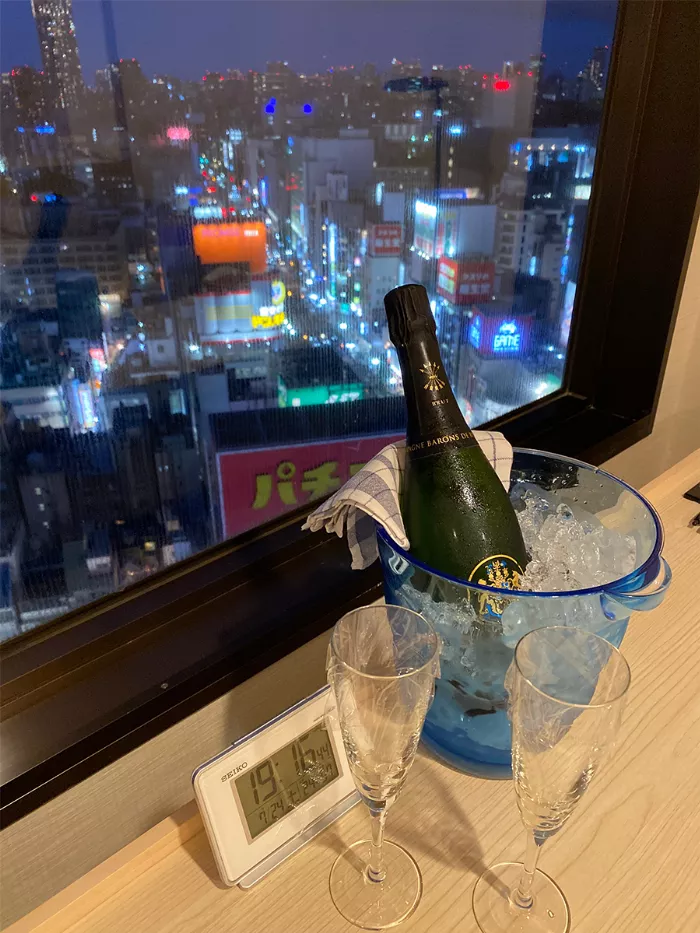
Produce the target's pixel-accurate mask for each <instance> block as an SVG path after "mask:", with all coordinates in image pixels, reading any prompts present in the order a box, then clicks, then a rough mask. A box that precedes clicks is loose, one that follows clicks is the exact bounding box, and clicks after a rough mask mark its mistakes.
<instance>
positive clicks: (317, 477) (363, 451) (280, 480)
mask: <svg viewBox="0 0 700 933" xmlns="http://www.w3.org/2000/svg"><path fill="white" fill-rule="evenodd" d="M402 436H403V435H399V434H391V435H387V434H381V435H373V436H371V437H361V438H351V439H349V440H334V441H321V442H319V443H310V444H299V445H294V446H291V447H265V448H261V449H258V450H241V451H230V452H223V453H219V454H217V467H218V472H219V492H220V499H221V517H222V522H223V530H224V535H225V536H226V537H227V538H230V537H234V536H235V535H239V534H242V532H244V531H247V530H248V529H249V528H254V527H255V526H256V525H262V524H263V522H268V521H270V519H273V518H277V517H278V516H280V515H283V514H284V513H285V512H291V511H292V510H293V509H297V508H299V507H300V506H302V505H305V504H306V503H307V502H310V501H311V500H312V499H323V498H325V497H326V496H329V495H331V493H333V492H335V491H336V490H337V489H340V487H341V486H342V485H343V484H344V483H345V482H346V480H348V479H349V478H350V477H351V476H354V475H355V473H357V472H358V470H360V469H361V468H362V466H364V464H365V463H367V461H368V460H371V459H372V457H373V456H374V455H375V454H376V453H378V452H379V451H380V450H381V449H382V447H386V445H387V444H391V443H392V442H393V441H397V440H399V439H400V438H401V437H402Z"/></svg>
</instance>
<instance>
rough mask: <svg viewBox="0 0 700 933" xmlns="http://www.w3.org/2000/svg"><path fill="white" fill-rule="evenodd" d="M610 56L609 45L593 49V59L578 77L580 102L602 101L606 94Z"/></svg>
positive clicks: (591, 58) (589, 60) (590, 59)
mask: <svg viewBox="0 0 700 933" xmlns="http://www.w3.org/2000/svg"><path fill="white" fill-rule="evenodd" d="M609 55H610V47H609V46H607V45H600V46H596V48H594V49H593V52H592V54H591V57H590V58H589V59H588V61H587V62H586V65H585V67H584V69H583V70H582V71H580V72H579V75H578V97H579V100H581V101H583V102H587V101H590V100H600V99H602V97H603V94H604V93H605V80H606V78H607V73H608V56H609Z"/></svg>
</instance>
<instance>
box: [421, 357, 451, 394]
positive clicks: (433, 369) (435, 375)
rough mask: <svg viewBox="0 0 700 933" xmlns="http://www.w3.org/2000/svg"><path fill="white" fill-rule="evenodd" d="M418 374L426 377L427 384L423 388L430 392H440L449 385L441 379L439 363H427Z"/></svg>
mask: <svg viewBox="0 0 700 933" xmlns="http://www.w3.org/2000/svg"><path fill="white" fill-rule="evenodd" d="M418 372H420V373H423V375H424V376H425V379H426V382H425V385H424V386H423V388H424V389H427V390H428V391H429V392H439V391H440V389H444V388H445V385H446V384H447V383H446V382H445V380H444V379H442V378H441V377H440V365H439V363H425V364H424V365H423V366H421V368H420V369H419V370H418Z"/></svg>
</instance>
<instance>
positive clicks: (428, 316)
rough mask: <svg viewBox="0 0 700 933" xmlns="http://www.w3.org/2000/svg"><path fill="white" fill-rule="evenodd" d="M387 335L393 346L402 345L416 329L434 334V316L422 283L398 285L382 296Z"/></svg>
mask: <svg viewBox="0 0 700 933" xmlns="http://www.w3.org/2000/svg"><path fill="white" fill-rule="evenodd" d="M384 307H385V308H386V318H387V321H388V322H389V336H390V337H391V342H392V343H393V344H394V346H397V347H399V346H403V345H404V344H406V343H407V342H408V341H409V340H410V339H411V335H412V334H413V333H415V331H417V330H423V331H424V330H425V329H426V328H427V329H428V331H429V332H430V333H431V334H435V332H436V327H435V318H434V317H433V312H432V311H431V310H430V300H429V299H428V293H427V292H426V290H425V288H424V287H423V286H422V285H400V286H399V287H398V288H392V290H391V291H390V292H387V294H386V295H385V296H384Z"/></svg>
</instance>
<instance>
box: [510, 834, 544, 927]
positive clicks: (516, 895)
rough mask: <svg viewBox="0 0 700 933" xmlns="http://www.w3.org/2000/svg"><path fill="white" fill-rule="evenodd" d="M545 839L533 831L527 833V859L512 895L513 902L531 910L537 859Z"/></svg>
mask: <svg viewBox="0 0 700 933" xmlns="http://www.w3.org/2000/svg"><path fill="white" fill-rule="evenodd" d="M543 842H544V839H538V838H537V835H536V834H535V833H533V832H531V831H529V832H528V834H527V845H526V846H525V859H524V861H523V870H522V873H521V875H520V881H519V882H518V887H517V888H516V889H515V891H513V893H512V894H511V896H510V899H511V901H512V903H513V904H514V905H515V906H516V907H522V908H523V909H524V910H529V909H530V908H531V907H532V901H533V898H532V882H533V879H534V877H535V871H536V869H537V860H538V859H539V857H540V851H541V849H542V843H543Z"/></svg>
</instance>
